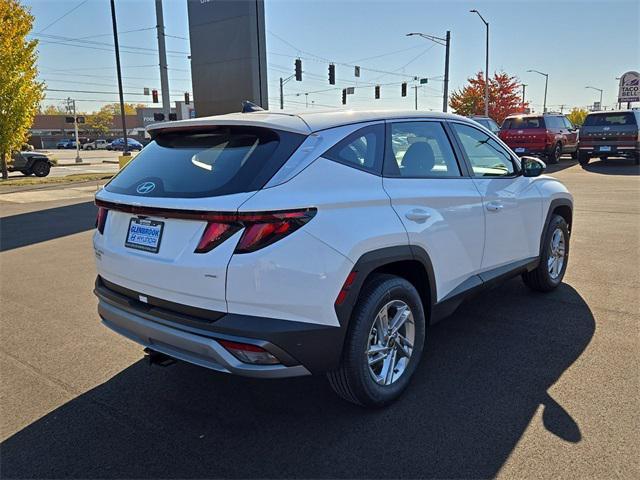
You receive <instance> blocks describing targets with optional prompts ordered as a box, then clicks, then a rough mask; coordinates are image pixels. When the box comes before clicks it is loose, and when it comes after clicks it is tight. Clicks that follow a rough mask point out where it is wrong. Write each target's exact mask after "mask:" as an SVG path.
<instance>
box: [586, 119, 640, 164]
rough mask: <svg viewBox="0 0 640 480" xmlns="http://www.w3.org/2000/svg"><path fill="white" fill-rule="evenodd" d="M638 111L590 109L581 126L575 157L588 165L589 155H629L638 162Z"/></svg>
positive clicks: (639, 129) (639, 128) (639, 160)
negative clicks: (576, 155)
mask: <svg viewBox="0 0 640 480" xmlns="http://www.w3.org/2000/svg"><path fill="white" fill-rule="evenodd" d="M639 125H640V111H639V110H618V111H610V112H593V113H590V114H589V115H587V118H585V120H584V124H583V125H582V127H581V128H580V141H579V145H578V160H579V161H580V165H587V164H588V163H589V159H590V158H591V157H600V159H602V160H606V159H607V158H608V157H625V158H631V159H633V160H634V161H635V164H636V165H639V164H640V127H639Z"/></svg>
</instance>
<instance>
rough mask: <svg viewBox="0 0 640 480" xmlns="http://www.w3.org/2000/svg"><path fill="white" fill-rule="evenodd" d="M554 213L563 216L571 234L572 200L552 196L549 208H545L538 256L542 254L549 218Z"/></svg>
mask: <svg viewBox="0 0 640 480" xmlns="http://www.w3.org/2000/svg"><path fill="white" fill-rule="evenodd" d="M554 215H560V216H561V217H562V218H564V220H565V222H567V227H568V229H569V234H571V227H572V222H573V202H571V200H569V199H568V198H554V199H553V200H551V203H550V204H549V209H548V210H547V217H546V219H545V221H544V227H543V229H542V233H541V235H540V250H539V252H540V253H539V255H540V256H541V255H542V249H543V246H544V239H545V238H546V236H547V231H548V230H549V223H550V222H551V218H552V217H553V216H554Z"/></svg>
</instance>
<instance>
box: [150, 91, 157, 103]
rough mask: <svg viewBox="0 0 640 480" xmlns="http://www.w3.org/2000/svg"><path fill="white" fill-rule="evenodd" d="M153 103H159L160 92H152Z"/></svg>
mask: <svg viewBox="0 0 640 480" xmlns="http://www.w3.org/2000/svg"><path fill="white" fill-rule="evenodd" d="M151 101H152V102H153V103H158V90H151Z"/></svg>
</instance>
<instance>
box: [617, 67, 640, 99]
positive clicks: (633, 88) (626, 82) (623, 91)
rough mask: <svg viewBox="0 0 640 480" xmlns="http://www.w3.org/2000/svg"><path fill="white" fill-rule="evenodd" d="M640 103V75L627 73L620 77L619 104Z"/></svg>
mask: <svg viewBox="0 0 640 480" xmlns="http://www.w3.org/2000/svg"><path fill="white" fill-rule="evenodd" d="M624 102H640V73H638V72H627V73H625V74H624V75H622V76H621V77H620V88H619V89H618V103H624Z"/></svg>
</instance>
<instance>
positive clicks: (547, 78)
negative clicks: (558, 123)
mask: <svg viewBox="0 0 640 480" xmlns="http://www.w3.org/2000/svg"><path fill="white" fill-rule="evenodd" d="M527 72H533V73H538V74H540V75H543V76H544V102H543V104H542V113H547V86H548V85H549V74H548V73H544V72H541V71H539V70H527Z"/></svg>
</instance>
